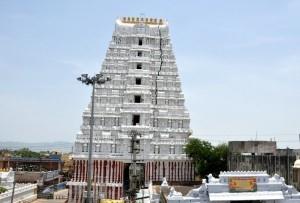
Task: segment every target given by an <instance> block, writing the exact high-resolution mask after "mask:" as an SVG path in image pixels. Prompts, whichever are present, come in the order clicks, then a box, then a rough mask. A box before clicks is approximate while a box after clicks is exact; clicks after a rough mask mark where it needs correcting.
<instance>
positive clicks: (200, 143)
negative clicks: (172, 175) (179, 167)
mask: <svg viewBox="0 0 300 203" xmlns="http://www.w3.org/2000/svg"><path fill="white" fill-rule="evenodd" d="M185 153H186V154H187V155H188V156H189V157H191V158H192V159H193V161H194V163H195V170H196V174H197V175H200V176H201V177H204V176H206V175H208V174H209V173H212V174H213V175H214V176H218V175H219V173H220V171H226V170H227V155H228V146H227V144H221V145H218V146H216V147H214V146H212V144H211V143H210V142H208V141H204V140H200V139H196V138H192V139H190V140H189V142H188V143H187V145H186V148H185Z"/></svg>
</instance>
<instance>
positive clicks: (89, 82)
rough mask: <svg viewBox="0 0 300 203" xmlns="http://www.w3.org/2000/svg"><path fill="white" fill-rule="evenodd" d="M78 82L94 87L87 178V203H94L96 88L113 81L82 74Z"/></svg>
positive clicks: (99, 75)
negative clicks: (93, 157) (92, 189)
mask: <svg viewBox="0 0 300 203" xmlns="http://www.w3.org/2000/svg"><path fill="white" fill-rule="evenodd" d="M77 80H79V81H80V82H82V83H83V84H86V85H92V87H93V91H92V107H91V118H90V142H89V145H88V149H89V157H88V177H87V198H86V203H92V202H93V197H92V196H91V187H92V167H93V163H92V151H93V150H92V148H93V131H94V130H93V128H94V100H95V86H96V84H98V85H100V84H104V83H105V82H107V81H110V80H111V79H110V78H108V77H106V78H104V77H103V74H96V75H95V76H93V77H89V76H88V74H82V75H81V77H78V78H77Z"/></svg>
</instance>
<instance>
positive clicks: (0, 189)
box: [0, 186, 7, 194]
mask: <svg viewBox="0 0 300 203" xmlns="http://www.w3.org/2000/svg"><path fill="white" fill-rule="evenodd" d="M6 191H7V189H6V188H4V187H1V186H0V194H1V193H3V192H6Z"/></svg>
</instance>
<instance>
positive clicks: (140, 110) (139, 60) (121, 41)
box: [68, 17, 194, 202]
mask: <svg viewBox="0 0 300 203" xmlns="http://www.w3.org/2000/svg"><path fill="white" fill-rule="evenodd" d="M101 73H102V74H103V75H104V76H105V77H106V76H108V77H110V78H111V81H110V82H107V83H105V84H102V85H97V86H96V91H95V124H94V140H93V143H94V144H93V146H92V150H93V160H94V161H93V182H94V183H93V191H94V193H93V194H94V198H95V199H98V198H99V197H100V196H102V197H104V198H109V199H119V198H120V197H122V196H123V194H124V190H126V189H127V188H126V187H128V185H129V183H128V181H129V177H128V176H129V165H130V163H131V154H130V141H131V137H130V134H131V131H132V130H135V131H137V132H138V133H140V134H141V137H140V138H139V139H140V140H139V141H140V142H139V143H140V148H141V149H142V150H141V151H140V153H139V154H138V157H137V159H138V160H140V161H139V165H140V166H142V168H143V170H142V171H144V175H143V176H144V182H145V184H146V185H147V184H149V182H150V181H154V182H158V181H160V180H161V179H162V177H167V178H168V180H169V181H171V182H181V183H183V182H190V181H193V180H194V166H193V164H192V162H191V161H190V160H189V159H188V158H187V157H186V155H185V154H184V145H185V143H186V142H187V139H188V137H189V135H190V134H191V130H190V127H189V123H190V118H189V113H188V112H187V110H186V108H185V106H184V96H183V93H182V91H181V83H180V80H179V76H178V70H177V66H176V63H175V57H174V54H173V52H172V45H171V42H170V36H169V26H168V23H167V21H165V20H162V19H156V18H143V17H140V18H133V17H124V18H119V19H117V20H116V26H115V30H114V33H113V37H112V40H111V42H110V44H109V47H108V51H107V54H106V57H105V59H104V62H103V64H102V70H101ZM90 107H91V105H89V107H88V108H87V109H86V110H85V111H84V113H83V124H82V126H81V131H80V132H79V133H78V135H77V136H76V141H75V147H74V153H73V160H74V170H75V172H74V176H73V179H72V181H70V182H69V183H68V184H69V187H70V190H69V201H70V202H77V201H78V202H81V201H82V199H83V195H84V193H83V192H84V191H85V190H86V189H85V188H86V180H87V165H88V163H87V158H88V148H89V146H88V143H89V136H90V134H89V131H90V126H89V124H90V123H89V121H90V113H91V109H90Z"/></svg>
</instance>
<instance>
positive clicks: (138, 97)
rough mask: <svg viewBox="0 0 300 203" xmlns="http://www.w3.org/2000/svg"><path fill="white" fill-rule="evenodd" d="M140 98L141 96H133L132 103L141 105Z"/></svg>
mask: <svg viewBox="0 0 300 203" xmlns="http://www.w3.org/2000/svg"><path fill="white" fill-rule="evenodd" d="M141 101H142V97H141V95H135V96H134V103H141Z"/></svg>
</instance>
